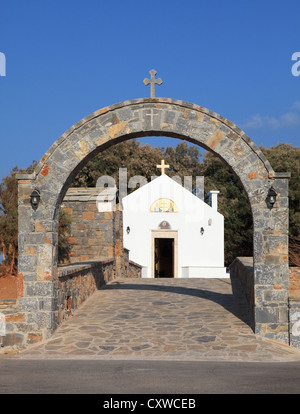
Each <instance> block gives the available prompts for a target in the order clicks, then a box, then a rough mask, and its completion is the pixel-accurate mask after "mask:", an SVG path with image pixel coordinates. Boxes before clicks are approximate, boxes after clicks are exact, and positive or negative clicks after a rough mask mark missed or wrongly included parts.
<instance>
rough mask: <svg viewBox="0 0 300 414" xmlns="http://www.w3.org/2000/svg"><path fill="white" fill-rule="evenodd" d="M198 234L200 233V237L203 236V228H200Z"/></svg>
mask: <svg viewBox="0 0 300 414" xmlns="http://www.w3.org/2000/svg"><path fill="white" fill-rule="evenodd" d="M200 233H201V236H203V234H204V228H203V227H201V229H200Z"/></svg>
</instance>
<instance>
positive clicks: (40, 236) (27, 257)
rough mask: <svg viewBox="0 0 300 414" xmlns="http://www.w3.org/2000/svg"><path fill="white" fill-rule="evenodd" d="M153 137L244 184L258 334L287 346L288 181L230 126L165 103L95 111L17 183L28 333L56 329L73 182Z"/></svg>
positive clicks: (198, 110) (22, 306)
mask: <svg viewBox="0 0 300 414" xmlns="http://www.w3.org/2000/svg"><path fill="white" fill-rule="evenodd" d="M151 135H153V136H154V135H156V136H157V135H164V136H169V137H175V138H181V139H185V140H188V141H190V142H192V143H194V144H198V145H200V146H202V147H204V148H205V149H207V150H210V151H212V152H213V153H215V154H216V155H217V156H219V157H220V158H221V159H222V160H223V161H224V162H225V163H226V164H228V165H229V166H230V167H231V168H232V170H233V171H234V172H235V173H236V175H237V176H238V177H239V179H240V180H241V182H242V184H243V187H244V189H245V191H246V194H247V196H248V199H249V202H250V205H251V209H252V215H253V223H254V252H253V255H254V291H255V292H254V295H255V331H256V333H257V334H259V335H261V336H264V337H266V338H271V339H274V340H277V341H279V342H283V343H288V340H289V332H288V330H289V328H288V326H289V325H288V284H289V276H288V177H289V175H288V174H286V173H275V172H274V171H273V169H272V167H271V166H270V164H269V162H268V161H267V160H266V158H265V157H264V155H263V154H262V152H261V151H260V149H259V148H258V147H257V146H256V145H255V144H254V143H253V142H252V141H251V140H250V139H249V138H248V137H247V135H246V134H245V133H244V132H243V131H241V130H240V129H239V128H238V127H237V126H236V125H234V124H233V123H231V122H230V121H228V120H227V119H225V118H223V117H221V116H220V115H217V114H216V113H214V112H211V111H209V110H207V109H205V108H202V107H200V106H197V105H194V104H191V103H187V102H183V101H178V100H174V99H166V98H150V99H137V100H132V101H125V102H122V103H119V104H116V105H112V106H109V107H106V108H103V109H101V110H99V111H96V112H94V113H93V114H91V115H89V116H87V117H86V118H84V119H82V120H81V121H80V122H78V123H77V124H75V125H74V126H72V127H71V128H70V129H69V130H68V131H66V132H65V133H64V134H63V135H62V136H61V137H60V138H59V139H58V140H57V141H56V142H55V143H54V144H53V146H52V147H51V148H50V149H49V151H48V152H47V153H46V154H45V155H44V157H43V158H42V159H41V161H40V162H39V164H38V165H37V168H36V171H35V172H34V174H32V175H20V176H19V177H18V180H19V274H20V278H21V280H23V292H22V297H20V298H19V299H18V311H19V312H20V313H21V314H22V315H23V322H24V332H28V330H30V329H31V331H34V332H36V333H39V334H41V335H42V336H43V337H48V336H49V335H50V334H51V333H52V331H53V329H55V322H54V321H55V317H56V316H55V315H56V313H57V304H56V301H55V283H56V268H57V237H58V219H57V217H58V211H59V208H60V204H61V202H62V200H63V197H64V195H65V193H66V191H67V189H68V187H69V185H70V183H71V181H72V179H73V178H74V177H75V175H76V174H77V172H78V171H79V170H80V169H81V168H82V167H83V166H84V165H85V163H86V162H88V161H89V160H90V159H91V158H93V157H94V156H95V155H96V154H97V153H99V152H101V151H103V150H104V149H106V148H108V147H109V146H111V145H114V144H116V143H118V142H121V141H123V140H126V139H131V138H137V137H143V136H151ZM271 186H273V187H274V188H275V189H276V191H277V193H278V197H277V201H276V204H275V205H274V207H273V208H272V209H270V208H268V206H267V203H266V197H267V193H268V190H269V189H270V187H271ZM34 189H37V190H38V191H39V192H40V195H41V202H40V205H39V207H38V209H37V210H34V209H32V206H31V204H30V195H31V193H32V191H33V190H34ZM33 315H34V317H33ZM33 321H34V322H33ZM29 327H30V328H29Z"/></svg>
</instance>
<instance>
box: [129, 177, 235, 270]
mask: <svg viewBox="0 0 300 414" xmlns="http://www.w3.org/2000/svg"><path fill="white" fill-rule="evenodd" d="M218 193H219V192H218V191H211V192H210V193H209V195H210V203H209V204H207V203H205V202H204V201H203V200H201V199H200V198H198V197H196V196H195V195H194V194H192V193H191V192H190V191H189V190H187V189H186V188H184V187H183V186H182V185H180V184H178V183H177V182H176V181H175V180H173V179H172V178H170V177H168V176H167V175H166V174H164V173H163V170H162V175H161V176H159V177H157V178H155V179H154V180H152V181H151V182H150V183H148V184H146V185H144V186H142V187H140V188H139V189H137V190H135V191H134V192H133V193H131V194H129V195H127V196H126V197H124V198H123V199H122V210H123V240H124V247H125V248H126V249H128V250H129V259H130V260H132V261H133V262H136V263H138V264H139V265H141V266H142V277H144V278H163V277H170V278H172V277H174V278H176V277H178V278H180V277H181V278H192V277H199V278H226V277H228V274H227V273H226V268H225V267H224V216H223V215H221V214H220V213H219V212H218V205H217V197H218Z"/></svg>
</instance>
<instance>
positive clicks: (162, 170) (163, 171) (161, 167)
mask: <svg viewBox="0 0 300 414" xmlns="http://www.w3.org/2000/svg"><path fill="white" fill-rule="evenodd" d="M156 168H159V169H161V175H163V174H165V170H167V169H168V168H170V166H169V165H168V164H165V160H162V162H161V165H157V166H156Z"/></svg>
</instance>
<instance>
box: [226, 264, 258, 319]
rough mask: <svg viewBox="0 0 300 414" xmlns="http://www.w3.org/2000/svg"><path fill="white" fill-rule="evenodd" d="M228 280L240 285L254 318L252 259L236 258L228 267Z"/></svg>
mask: <svg viewBox="0 0 300 414" xmlns="http://www.w3.org/2000/svg"><path fill="white" fill-rule="evenodd" d="M229 270H230V278H231V279H233V278H235V279H237V280H238V281H239V283H240V285H241V288H242V290H243V292H244V295H245V297H246V299H247V302H248V305H249V309H250V312H251V315H252V317H253V318H254V304H255V299H254V277H253V258H252V257H237V258H236V259H235V260H234V261H233V262H232V264H231V265H230V266H229Z"/></svg>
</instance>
